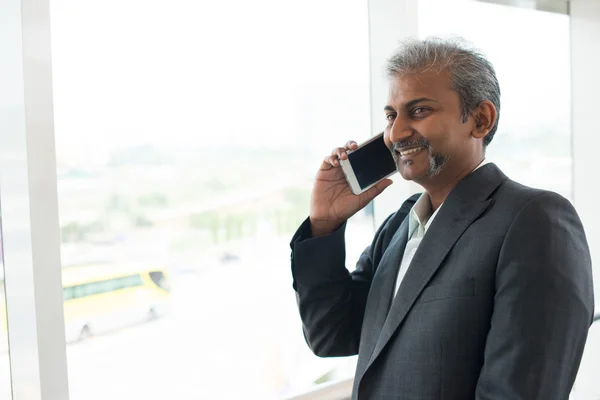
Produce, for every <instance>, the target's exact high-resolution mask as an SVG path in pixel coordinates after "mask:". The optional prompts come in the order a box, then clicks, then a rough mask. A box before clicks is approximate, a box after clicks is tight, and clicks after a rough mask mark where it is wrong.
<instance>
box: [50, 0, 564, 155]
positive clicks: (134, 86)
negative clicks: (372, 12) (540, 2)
mask: <svg viewBox="0 0 600 400" xmlns="http://www.w3.org/2000/svg"><path fill="white" fill-rule="evenodd" d="M367 18H368V15H367V2H366V1H364V0H351V1H349V0H310V1H297V0H296V1H289V0H258V1H252V2H250V1H247V0H230V1H206V0H203V1H193V0H173V1H170V2H168V3H167V2H159V1H156V0H148V1H142V0H107V1H103V2H97V1H91V0H51V23H52V57H53V78H54V108H55V130H56V141H57V153H58V158H59V160H63V161H68V162H70V163H90V162H92V163H93V162H94V161H97V162H103V161H104V160H105V159H106V158H107V156H108V154H109V152H110V151H111V150H114V149H118V148H122V147H128V146H135V145H140V144H152V145H155V146H158V147H161V148H173V149H176V148H181V147H187V148H196V147H197V148H201V147H210V146H215V145H234V144H235V145H239V144H242V145H244V144H246V145H247V146H249V147H250V146H271V147H277V146H297V145H302V144H303V143H305V142H307V141H308V142H311V143H313V145H314V146H313V147H315V146H316V147H319V148H320V147H322V148H323V149H329V148H331V145H332V143H344V142H345V141H346V140H347V138H350V137H351V138H356V139H357V140H361V139H366V138H367V137H368V136H369V135H370V134H371V132H369V130H370V116H369V73H370V72H369V62H368V25H367V24H368V19H367ZM419 26H420V30H419V32H420V35H421V36H426V35H429V34H450V33H457V34H462V35H464V36H465V37H466V38H467V39H469V40H472V41H473V42H474V43H475V44H476V45H478V46H479V47H481V48H483V49H484V51H485V52H486V53H487V54H488V55H489V57H490V59H491V60H492V62H494V64H495V65H496V69H497V72H498V76H499V79H500V82H501V87H502V90H503V98H502V100H503V115H502V118H503V119H502V122H503V124H504V125H503V126H518V127H520V128H522V130H523V131H525V132H528V131H531V130H533V129H534V128H535V127H539V125H540V124H541V123H544V124H550V125H561V124H562V125H564V126H567V125H568V121H569V115H568V110H569V107H570V106H569V97H568V96H569V69H568V68H569V59H568V54H569V43H568V39H569V36H568V17H566V16H563V15H557V14H549V13H541V12H534V11H531V10H523V9H518V8H514V7H506V6H495V5H490V4H482V3H476V2H473V1H467V2H465V1H454V2H451V1H446V0H420V7H419ZM548 99H552V101H548ZM375 117H377V116H375ZM383 124H384V120H383V114H382V126H383ZM562 125H561V126H562ZM90 150H93V151H90Z"/></svg>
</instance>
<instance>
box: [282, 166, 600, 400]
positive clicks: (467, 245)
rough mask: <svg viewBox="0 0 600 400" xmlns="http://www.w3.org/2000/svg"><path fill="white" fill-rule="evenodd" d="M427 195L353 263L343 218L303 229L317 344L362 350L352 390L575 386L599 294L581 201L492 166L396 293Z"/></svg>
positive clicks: (426, 398) (535, 392)
mask: <svg viewBox="0 0 600 400" xmlns="http://www.w3.org/2000/svg"><path fill="white" fill-rule="evenodd" d="M417 198H418V197H417V196H413V197H411V198H410V199H409V200H407V201H406V202H405V203H404V204H403V205H402V207H401V208H400V210H398V211H397V212H396V213H394V214H393V215H391V216H390V217H389V218H388V219H387V220H386V221H385V222H384V223H383V225H382V226H381V227H380V228H379V230H378V231H377V233H376V234H375V238H374V240H373V242H372V244H371V245H370V246H369V247H368V248H367V249H366V250H365V251H364V253H363V254H362V255H361V257H360V259H359V260H358V264H357V267H356V270H355V271H353V272H352V273H349V272H348V270H347V269H346V268H345V243H344V227H342V228H340V229H339V230H337V231H336V232H333V233H332V234H330V235H327V236H323V237H317V238H312V237H311V234H310V224H309V223H308V220H307V221H305V223H304V224H303V225H302V226H301V227H300V228H299V230H298V232H297V233H296V234H295V235H294V238H293V240H292V243H291V246H292V274H293V277H294V289H295V290H296V293H297V298H298V306H299V310H300V316H301V318H302V322H303V329H304V335H305V337H306V340H307V343H308V344H309V346H310V348H311V349H312V351H313V352H314V353H315V354H317V355H318V356H322V357H330V356H349V355H355V354H358V364H357V369H356V375H355V380H354V390H353V399H360V400H367V399H401V400H417V399H418V400H441V399H443V400H468V399H478V400H484V399H485V400H536V399H539V400H559V399H560V400H566V399H568V397H569V392H570V390H571V388H572V385H573V381H574V379H575V376H576V374H577V370H578V368H579V363H580V360H581V355H582V352H583V348H584V344H585V341H586V338H587V332H588V328H589V326H590V324H591V322H592V317H593V308H594V299H593V288H592V268H591V261H590V254H589V250H588V246H587V243H586V238H585V234H584V231H583V228H582V225H581V222H580V220H579V217H578V216H577V213H576V212H575V210H574V208H573V207H572V206H571V204H570V203H569V202H568V201H567V200H565V199H564V198H562V197H561V196H559V195H557V194H555V193H551V192H547V191H541V190H536V189H531V188H528V187H525V186H522V185H520V184H518V183H516V182H514V181H511V180H510V179H508V178H507V177H506V176H505V175H504V174H503V173H502V172H501V171H500V169H498V167H497V166H496V165H494V164H487V165H485V166H483V167H481V168H479V169H478V170H476V171H475V172H473V173H472V174H470V175H469V176H467V177H466V178H465V179H464V180H463V181H461V182H460V183H459V184H458V186H457V187H456V188H455V189H454V190H453V191H452V192H451V193H450V195H449V196H448V197H447V199H446V201H445V202H444V204H443V206H442V208H441V209H440V211H439V213H438V214H437V216H436V218H435V219H434V221H433V222H432V224H431V226H430V228H429V229H428V231H427V233H426V235H425V237H424V238H423V240H422V242H421V244H420V246H419V249H418V250H417V253H416V254H415V256H414V259H413V261H412V264H411V265H410V268H409V269H408V272H407V274H406V276H405V277H404V279H403V281H402V284H401V286H400V289H399V291H398V294H397V296H396V297H395V298H394V299H393V293H392V292H393V290H394V284H395V281H396V275H397V272H398V269H399V265H400V261H401V260H402V255H403V252H404V248H405V245H406V241H407V235H408V220H407V219H406V218H405V217H406V215H407V213H408V211H409V210H410V208H411V207H412V205H413V204H414V203H415V201H416V199H417ZM392 299H393V301H392Z"/></svg>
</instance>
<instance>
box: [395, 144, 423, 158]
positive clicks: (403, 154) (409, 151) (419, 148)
mask: <svg viewBox="0 0 600 400" xmlns="http://www.w3.org/2000/svg"><path fill="white" fill-rule="evenodd" d="M422 149H423V146H421V147H415V148H414V149H410V150H405V151H402V152H400V155H401V156H406V155H409V154H413V153H416V152H417V151H421V150H422Z"/></svg>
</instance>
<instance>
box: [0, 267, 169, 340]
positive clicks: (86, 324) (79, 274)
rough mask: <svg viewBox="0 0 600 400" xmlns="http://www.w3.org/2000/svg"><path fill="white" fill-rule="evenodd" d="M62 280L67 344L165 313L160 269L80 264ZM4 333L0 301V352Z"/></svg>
mask: <svg viewBox="0 0 600 400" xmlns="http://www.w3.org/2000/svg"><path fill="white" fill-rule="evenodd" d="M62 280H63V296H64V316H65V336H66V340H67V342H74V341H81V340H84V339H86V338H88V337H89V336H92V335H97V334H101V333H106V332H109V331H112V330H115V329H118V328H122V327H125V326H128V325H133V324H135V323H139V322H144V321H149V320H153V319H156V318H158V317H160V316H162V315H164V314H165V313H166V312H167V311H168V306H169V297H170V287H169V280H168V275H167V273H166V271H165V270H164V269H161V268H149V267H146V266H134V265H131V264H127V265H124V264H96V265H84V266H78V267H69V268H64V269H63V274H62ZM3 283H4V282H2V281H0V295H1V296H2V297H4V290H3V289H4V285H3ZM2 300H3V299H2ZM6 333H7V329H6V309H5V305H4V301H0V351H1V350H2V349H3V347H6V346H5V344H6Z"/></svg>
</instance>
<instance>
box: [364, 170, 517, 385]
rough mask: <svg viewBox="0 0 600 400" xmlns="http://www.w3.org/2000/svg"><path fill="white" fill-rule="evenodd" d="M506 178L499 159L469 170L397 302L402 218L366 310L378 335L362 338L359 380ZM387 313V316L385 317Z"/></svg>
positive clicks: (435, 225) (403, 229)
mask: <svg viewBox="0 0 600 400" xmlns="http://www.w3.org/2000/svg"><path fill="white" fill-rule="evenodd" d="M506 179H507V178H506V175H504V174H503V173H502V171H500V169H499V168H498V167H497V166H496V165H495V164H492V163H490V164H487V165H485V166H482V167H481V168H479V169H477V170H476V171H474V172H473V173H471V174H470V175H468V176H467V177H466V178H465V179H463V180H462V181H461V182H460V183H459V184H458V185H457V186H456V187H455V188H454V189H453V190H452V192H450V194H449V195H448V197H447V198H446V201H445V202H444V207H442V208H441V209H440V212H439V214H438V215H437V216H436V218H435V220H434V221H433V222H432V225H431V228H430V230H429V231H428V232H429V233H428V234H427V235H425V236H424V237H423V240H422V242H421V244H420V246H419V248H418V250H417V252H416V253H415V256H414V258H413V261H412V263H411V265H410V267H409V269H408V271H407V273H406V275H405V276H404V279H403V281H402V283H401V285H400V289H399V290H398V293H397V295H396V297H395V298H394V299H393V301H392V300H391V299H392V296H393V290H394V286H395V280H394V278H395V276H396V273H397V271H398V267H399V265H400V261H401V259H402V256H403V254H404V247H405V246H406V241H407V235H408V224H407V221H406V220H405V221H404V222H403V223H402V225H401V227H400V229H399V230H398V232H396V235H395V237H394V239H393V240H392V241H391V242H390V245H389V246H388V249H387V251H386V254H385V257H384V258H382V260H381V263H380V265H379V267H378V272H379V270H380V271H381V276H379V277H378V278H379V279H376V278H377V277H375V279H374V281H373V284H372V285H373V286H372V288H371V295H370V296H369V297H371V296H374V299H373V300H377V301H371V299H370V300H369V301H368V303H367V309H366V312H365V315H375V316H376V317H375V318H376V321H374V322H375V323H374V324H373V330H374V332H373V333H372V334H370V335H369V337H370V338H371V339H373V340H369V341H370V342H372V343H368V344H367V343H364V344H365V346H364V347H363V343H361V348H362V349H361V357H362V358H363V359H362V360H360V362H359V365H358V366H357V373H356V379H358V380H360V379H361V378H362V376H363V375H364V373H365V372H366V370H367V369H368V368H369V367H370V366H371V365H372V364H373V362H374V361H375V360H376V359H377V357H378V356H379V354H381V352H382V350H383V349H384V347H385V346H386V345H387V343H388V342H389V340H390V338H391V337H392V335H393V334H394V332H395V331H396V330H397V329H398V327H399V326H400V325H401V324H402V322H403V321H404V319H405V318H406V316H407V314H408V312H409V311H410V309H411V308H412V306H413V304H414V303H415V301H416V300H417V298H418V297H419V295H420V294H421V292H422V291H423V289H424V288H425V287H426V286H427V284H428V282H429V280H430V279H431V278H432V277H433V275H434V274H435V273H436V271H437V270H438V268H439V267H440V265H441V264H442V261H443V260H444V258H445V257H446V255H447V254H448V252H449V251H450V250H451V249H452V247H453V246H454V244H455V243H456V241H457V240H458V239H459V238H460V237H461V236H462V234H463V233H464V231H465V230H466V229H467V228H468V227H469V226H470V225H471V224H472V223H473V222H474V221H475V220H476V219H477V218H478V217H479V216H480V215H481V214H483V213H484V212H485V210H487V209H488V208H489V207H491V206H492V204H493V200H492V199H490V196H491V195H492V193H493V192H494V191H495V190H496V189H497V188H498V186H500V184H501V183H502V182H503V181H504V180H506ZM383 278H385V279H383ZM376 281H377V283H376ZM390 303H391V307H389V304H390ZM386 306H387V307H386ZM388 310H389V312H388ZM385 314H387V317H384V315H385ZM375 330H376V331H375ZM379 332H380V333H379ZM362 339H363V338H361V342H362ZM371 349H372V350H371ZM359 383H360V382H359Z"/></svg>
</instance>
